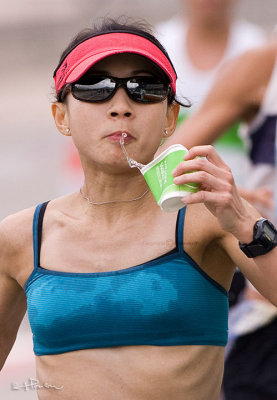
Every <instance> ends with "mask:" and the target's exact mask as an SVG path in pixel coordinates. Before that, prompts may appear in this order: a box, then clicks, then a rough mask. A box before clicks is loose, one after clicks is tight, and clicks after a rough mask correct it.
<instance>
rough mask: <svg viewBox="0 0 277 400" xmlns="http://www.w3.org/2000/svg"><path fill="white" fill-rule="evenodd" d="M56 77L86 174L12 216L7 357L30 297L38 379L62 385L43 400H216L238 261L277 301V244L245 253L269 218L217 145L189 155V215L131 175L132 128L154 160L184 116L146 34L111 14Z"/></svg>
mask: <svg viewBox="0 0 277 400" xmlns="http://www.w3.org/2000/svg"><path fill="white" fill-rule="evenodd" d="M54 77H55V86H56V92H57V101H56V102H55V103H54V104H53V105H52V112H53V116H54V120H55V123H56V125H57V128H58V130H59V131H60V132H61V133H62V134H64V135H71V136H72V138H73V141H74V143H75V145H76V147H77V149H78V152H79V155H80V159H81V163H82V167H83V170H84V175H85V181H84V185H83V186H82V188H81V190H80V192H77V193H73V194H71V195H66V196H64V197H61V198H58V199H55V200H52V201H50V203H48V204H47V203H45V204H43V205H39V206H38V207H36V208H32V209H28V210H24V211H22V212H20V213H18V214H16V215H13V216H10V217H8V218H7V219H6V220H4V221H3V222H2V225H1V239H0V248H1V255H0V265H1V300H0V315H1V325H2V328H1V342H0V343H1V351H0V354H1V356H0V357H1V366H2V365H3V364H4V362H5V359H6V357H7V355H8V353H9V351H10V349H11V347H12V345H13V343H14V340H15V337H16V333H17V330H18V326H19V325H20V322H21V320H22V318H23V315H24V313H25V311H26V298H27V305H28V315H29V320H30V324H31V328H32V331H33V338H34V352H35V354H36V366H37V379H38V381H39V384H40V385H41V386H43V385H44V383H47V384H48V385H51V387H48V388H46V387H43V388H41V389H40V390H38V396H39V399H41V400H44V399H51V400H52V399H62V400H66V399H74V400H78V399H80V400H81V399H82V400H86V399H87V400H91V399H99V400H104V399H105V400H106V399H109V400H111V399H121V400H122V399H128V400H130V399H132V400H137V399H147V400H152V399H160V400H168V399H175V400H177V399H186V400H190V399H197V400H200V399H203V400H207V399H209V400H216V399H217V398H218V394H219V391H220V386H221V379H222V373H223V361H224V345H225V344H226V341H227V313H228V298H227V290H228V288H229V286H230V283H231V280H232V276H233V272H234V266H235V265H239V266H240V267H241V269H242V271H243V272H244V273H245V274H246V275H247V276H248V278H249V279H250V280H251V281H252V282H253V284H255V285H256V287H257V288H258V290H260V291H261V292H262V293H264V294H265V295H267V297H268V298H269V299H270V300H271V301H272V302H274V303H275V304H277V298H276V297H277V296H276V290H275V287H276V282H277V277H276V272H275V271H274V266H275V264H276V263H275V259H276V254H277V251H276V249H275V248H274V247H275V245H276V243H275V241H274V240H273V239H274V238H273V239H272V241H271V242H272V243H271V242H270V244H269V245H268V246H267V248H266V249H264V253H265V254H264V255H262V256H260V257H257V258H254V259H253V260H251V259H249V258H247V257H246V256H245V254H244V253H243V252H242V251H241V249H240V248H239V245H238V241H240V242H241V243H250V242H252V240H253V226H254V225H255V224H256V220H257V218H259V214H258V213H257V211H256V210H255V209H253V208H252V207H251V206H249V205H248V204H247V203H246V202H244V201H242V200H241V199H240V197H239V196H238V194H237V190H236V187H235V185H234V181H233V178H232V174H231V172H230V170H229V168H228V167H227V166H226V165H225V164H224V163H223V161H222V160H221V159H220V157H219V156H218V155H217V153H216V152H215V150H214V149H213V148H212V147H211V146H202V147H201V146H200V147H195V148H192V149H191V150H190V151H189V153H188V155H187V157H186V161H184V162H182V163H180V164H179V166H178V167H177V168H176V171H174V172H173V174H174V176H175V177H176V178H175V181H176V184H181V183H185V182H187V181H188V178H187V175H185V174H184V172H187V171H191V170H193V171H196V170H197V171H198V172H194V173H191V174H189V181H190V182H192V181H193V182H197V183H199V185H200V188H199V191H198V193H196V194H192V195H189V196H187V197H186V198H185V199H184V206H185V204H187V205H189V206H188V207H184V208H183V209H182V210H180V212H174V213H164V212H163V211H161V209H160V208H159V207H158V206H157V204H156V202H155V200H154V198H153V197H152V194H151V193H150V192H149V190H148V187H147V184H146V182H145V181H144V178H143V176H142V175H141V174H140V173H139V171H138V170H133V169H130V168H129V166H128V164H127V162H126V159H125V157H124V155H123V154H122V151H121V148H120V145H119V140H120V137H121V135H122V133H123V132H126V133H127V138H126V141H125V143H126V147H127V150H128V152H129V154H130V155H131V156H132V157H133V158H134V159H135V160H137V161H139V162H141V163H143V164H146V163H148V162H149V161H151V160H152V159H153V157H154V155H155V153H156V151H157V149H158V147H159V144H160V142H161V140H162V139H163V138H165V137H168V136H169V135H172V134H173V132H174V129H175V125H176V120H177V116H178V109H179V106H178V104H177V103H176V101H174V95H175V89H176V74H175V71H174V68H173V66H172V65H171V62H170V60H169V58H168V56H167V54H166V52H165V51H164V49H163V48H162V47H161V45H160V44H159V43H158V42H157V41H156V40H155V38H153V37H152V36H151V35H150V34H149V33H147V32H146V30H141V29H137V28H135V27H134V26H127V25H124V24H119V23H114V22H112V21H108V22H105V23H104V24H103V26H102V27H101V28H100V29H95V30H87V31H85V32H82V33H81V34H80V35H78V36H77V38H76V39H75V40H74V41H73V42H72V43H71V44H70V45H69V47H68V49H67V50H66V51H65V52H64V54H63V56H62V58H61V60H60V63H59V65H58V67H57V69H56V71H55V73H54ZM197 155H198V156H205V157H206V159H204V158H197V159H195V157H196V156H197ZM46 206H47V207H46ZM186 209H187V210H186ZM32 226H33V230H32ZM270 227H271V226H270V225H269V228H268V229H269V230H270V229H272V232H273V234H272V235H273V236H274V235H275V231H274V229H273V228H270ZM273 242H274V243H273ZM269 248H271V251H269ZM33 251H34V254H33ZM46 386H47V385H46ZM53 386H55V387H53Z"/></svg>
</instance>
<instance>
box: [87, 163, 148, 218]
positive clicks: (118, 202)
mask: <svg viewBox="0 0 277 400" xmlns="http://www.w3.org/2000/svg"><path fill="white" fill-rule="evenodd" d="M148 189H149V188H148V185H147V183H146V181H145V180H144V178H143V176H142V175H141V173H140V172H139V171H138V170H131V169H130V170H129V169H128V171H127V173H126V172H125V173H122V174H114V175H112V174H111V173H110V172H109V173H108V174H105V173H104V172H103V171H94V173H93V175H92V176H91V175H90V174H88V173H85V181H84V184H83V186H82V194H83V196H82V195H81V194H80V200H81V201H82V204H83V207H84V212H85V214H86V215H89V216H93V217H94V218H97V219H99V220H100V219H101V220H102V221H103V222H104V223H107V224H114V223H115V222H119V221H120V219H121V217H122V218H124V217H126V216H130V215H131V214H134V212H135V211H136V210H137V209H138V208H140V210H141V208H142V207H143V208H146V209H147V208H149V206H150V203H151V204H153V201H154V199H153V196H152V194H151V193H150V192H149V191H148ZM84 197H87V199H85V198H84ZM93 203H98V204H93ZM99 203H100V204H99ZM103 203H104V204H103Z"/></svg>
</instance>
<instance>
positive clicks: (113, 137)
mask: <svg viewBox="0 0 277 400" xmlns="http://www.w3.org/2000/svg"><path fill="white" fill-rule="evenodd" d="M122 133H126V134H127V136H126V137H125V138H124V142H125V143H128V142H130V140H132V139H133V136H132V135H131V134H130V133H129V132H127V131H116V132H113V133H111V134H110V135H108V136H107V138H108V139H109V140H111V141H113V142H119V141H120V139H121V138H122Z"/></svg>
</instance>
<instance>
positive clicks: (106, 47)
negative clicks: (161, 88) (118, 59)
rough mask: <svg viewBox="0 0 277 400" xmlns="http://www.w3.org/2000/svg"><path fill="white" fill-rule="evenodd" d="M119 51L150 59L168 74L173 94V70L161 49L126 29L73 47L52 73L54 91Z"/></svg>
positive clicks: (174, 78) (93, 38)
mask: <svg viewBox="0 0 277 400" xmlns="http://www.w3.org/2000/svg"><path fill="white" fill-rule="evenodd" d="M119 53H134V54H139V55H141V56H144V57H146V58H148V59H149V60H151V61H153V62H154V63H155V64H156V65H157V66H158V67H160V68H161V69H162V70H163V71H164V73H165V74H166V75H167V76H168V78H169V81H170V86H171V88H172V90H173V92H174V93H176V79H177V76H176V72H175V70H174V68H173V66H172V64H171V62H170V61H169V59H168V58H167V57H166V55H165V54H164V53H163V52H162V50H160V49H159V48H158V47H157V46H156V45H155V44H154V43H153V42H151V41H150V40H148V39H147V38H145V37H144V36H139V35H137V34H134V33H126V32H110V33H104V34H101V35H98V36H93V37H91V38H89V39H87V40H86V41H84V42H82V43H80V44H79V45H78V46H76V47H75V48H74V49H73V50H72V51H71V52H70V53H69V54H68V55H67V56H66V57H65V59H64V60H63V61H62V63H61V64H60V66H59V67H58V68H57V70H56V71H55V73H54V79H55V87H56V92H57V93H59V92H60V90H61V89H62V88H63V87H64V85H65V84H67V83H73V82H76V81H77V80H78V79H80V78H81V77H82V76H83V75H84V74H85V72H87V71H88V70H89V69H90V68H91V67H92V66H93V65H94V64H95V63H97V62H98V61H100V60H102V59H103V58H106V57H108V56H111V55H113V54H119Z"/></svg>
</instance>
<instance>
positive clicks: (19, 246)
mask: <svg viewBox="0 0 277 400" xmlns="http://www.w3.org/2000/svg"><path fill="white" fill-rule="evenodd" d="M34 212H35V207H31V208H28V209H25V210H22V211H20V212H17V213H16V214H12V215H9V216H8V217H6V218H5V219H4V220H2V221H1V223H0V249H1V251H0V260H1V271H2V272H5V273H7V274H8V273H9V271H8V270H7V268H8V266H9V265H10V264H11V263H10V262H7V260H9V261H11V260H15V259H16V258H17V257H18V256H19V255H20V254H22V253H24V251H25V250H26V249H27V248H28V247H30V245H31V244H32V225H33V216H34Z"/></svg>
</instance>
